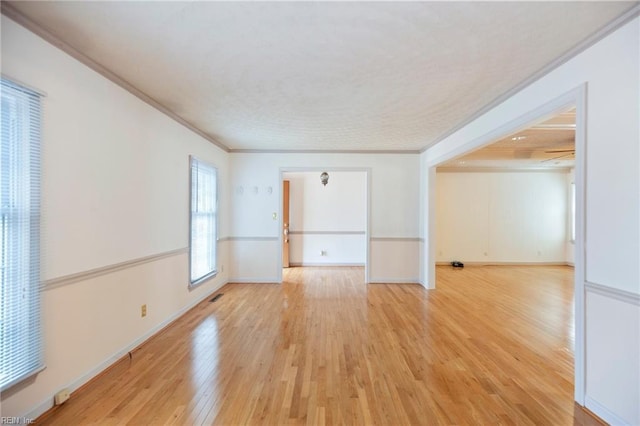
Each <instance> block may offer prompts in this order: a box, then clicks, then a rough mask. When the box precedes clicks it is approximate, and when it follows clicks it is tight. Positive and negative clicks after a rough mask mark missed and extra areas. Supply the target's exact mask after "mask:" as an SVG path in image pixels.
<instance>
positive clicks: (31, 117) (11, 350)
mask: <svg viewBox="0 0 640 426" xmlns="http://www.w3.org/2000/svg"><path fill="white" fill-rule="evenodd" d="M0 98H1V101H2V108H1V117H0V125H1V126H2V130H1V133H2V155H1V158H0V203H1V208H2V223H1V225H0V226H1V229H2V231H1V232H2V234H1V235H0V240H1V247H0V249H1V251H0V257H1V258H0V274H1V277H2V283H1V285H2V287H1V288H0V297H1V300H0V302H1V304H0V333H1V334H0V389H2V390H4V389H7V388H8V387H10V386H12V385H13V384H15V383H17V382H19V381H21V380H23V379H25V378H27V377H29V376H31V375H33V374H34V373H36V372H37V371H39V370H40V369H42V367H43V357H42V339H41V332H40V329H41V327H40V115H41V111H40V95H39V94H37V93H35V92H33V91H31V90H29V89H26V88H24V87H21V86H19V85H17V84H14V83H13V82H10V81H8V80H6V79H1V80H0Z"/></svg>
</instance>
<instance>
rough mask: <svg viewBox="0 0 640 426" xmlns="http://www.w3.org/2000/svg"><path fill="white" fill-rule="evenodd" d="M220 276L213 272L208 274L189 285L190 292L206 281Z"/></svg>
mask: <svg viewBox="0 0 640 426" xmlns="http://www.w3.org/2000/svg"><path fill="white" fill-rule="evenodd" d="M217 275H218V271H217V270H216V271H212V272H210V273H208V274H207V275H205V276H203V277H202V278H198V279H197V280H195V281H192V282H190V283H189V290H192V289H194V288H196V287H198V286H199V285H200V284H204V282H205V281H208V280H210V279H211V278H215V277H216V276H217Z"/></svg>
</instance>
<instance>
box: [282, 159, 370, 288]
mask: <svg viewBox="0 0 640 426" xmlns="http://www.w3.org/2000/svg"><path fill="white" fill-rule="evenodd" d="M324 171H328V172H332V171H333V172H364V173H366V176H367V178H366V185H367V187H366V188H365V190H366V194H367V201H366V209H367V212H366V216H365V217H366V221H367V223H366V224H365V242H366V243H365V264H364V282H365V283H367V284H368V283H369V276H370V269H371V168H370V167H331V166H327V167H280V169H279V172H278V173H279V179H278V182H279V188H280V190H279V192H278V197H279V203H278V229H280V230H282V226H283V223H282V202H283V197H282V182H283V181H284V174H285V173H300V172H318V173H322V172H324ZM318 184H320V182H319V181H318ZM279 234H280V235H279V236H278V248H279V252H280V253H282V245H283V236H282V232H279ZM278 282H279V283H282V256H278Z"/></svg>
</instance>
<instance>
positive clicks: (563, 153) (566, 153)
mask: <svg viewBox="0 0 640 426" xmlns="http://www.w3.org/2000/svg"><path fill="white" fill-rule="evenodd" d="M545 154H561V155H558V156H557V157H553V158H547V159H546V160H542V161H540V162H541V163H545V162H547V161H553V160H560V159H561V158H565V157H571V156H575V155H576V149H575V148H570V149H552V150H549V151H545Z"/></svg>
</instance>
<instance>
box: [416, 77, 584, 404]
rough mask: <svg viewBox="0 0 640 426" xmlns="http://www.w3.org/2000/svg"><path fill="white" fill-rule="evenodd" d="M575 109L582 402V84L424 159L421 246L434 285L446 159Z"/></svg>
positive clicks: (577, 377)
mask: <svg viewBox="0 0 640 426" xmlns="http://www.w3.org/2000/svg"><path fill="white" fill-rule="evenodd" d="M572 107H574V108H575V117H576V123H575V148H574V149H575V154H574V155H575V169H574V180H573V182H574V183H575V194H576V196H575V206H576V208H575V230H576V231H575V241H574V245H573V247H574V265H575V266H574V312H575V315H574V325H575V328H574V330H575V333H574V336H575V351H574V399H575V401H577V402H578V403H579V404H581V405H584V397H585V382H584V376H585V374H584V371H585V356H584V355H585V338H584V335H585V331H584V323H585V317H584V316H585V307H584V303H585V300H584V279H585V255H584V241H585V239H586V235H585V234H586V233H585V226H584V225H585V215H586V209H585V195H584V194H585V151H586V137H585V134H586V125H585V124H586V86H585V85H582V86H580V87H578V88H576V89H574V90H572V91H571V92H569V93H567V94H565V95H562V96H560V97H558V98H556V99H554V100H552V101H550V102H548V103H546V104H544V105H541V106H539V107H538V108H536V109H534V110H532V111H530V112H529V113H527V114H524V115H522V116H520V117H518V118H516V119H514V120H512V121H510V122H508V123H505V124H504V125H502V126H500V127H499V128H496V129H493V130H492V131H489V132H488V133H486V134H485V135H484V136H482V137H479V138H477V139H474V140H471V141H468V142H466V143H464V144H460V145H459V146H458V147H457V148H454V149H452V150H451V151H449V152H446V153H444V154H441V155H440V156H439V157H438V156H434V157H433V158H430V159H429V160H428V161H427V162H426V164H425V165H426V167H427V197H428V204H427V206H428V210H427V211H426V219H427V224H426V227H427V230H428V232H427V235H428V241H427V243H426V246H425V256H424V261H425V262H426V271H425V277H424V280H425V282H426V284H427V287H428V288H435V283H436V281H435V279H436V259H437V250H438V249H437V246H436V232H437V231H436V203H437V198H436V187H435V182H436V167H438V166H439V165H441V164H444V163H446V162H448V161H451V160H455V159H457V158H459V157H461V156H463V155H465V154H467V153H470V152H472V151H475V150H477V149H479V148H482V147H484V146H486V145H489V144H491V143H492V142H494V141H495V140H497V139H500V138H504V137H506V136H508V135H513V134H516V133H518V132H520V131H522V130H523V129H526V128H528V127H531V126H532V125H536V124H539V123H542V122H544V121H546V120H548V119H550V118H551V117H553V116H556V115H558V114H559V113H562V112H565V111H567V110H569V109H570V108H572Z"/></svg>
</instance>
